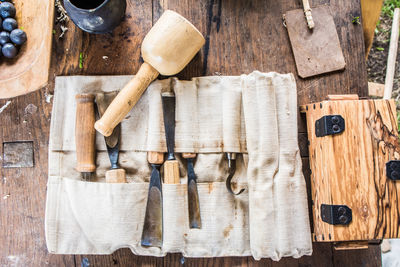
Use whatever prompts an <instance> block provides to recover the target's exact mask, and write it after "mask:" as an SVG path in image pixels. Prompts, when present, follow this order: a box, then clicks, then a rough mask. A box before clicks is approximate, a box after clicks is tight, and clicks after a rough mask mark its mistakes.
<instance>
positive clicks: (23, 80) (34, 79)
mask: <svg viewBox="0 0 400 267" xmlns="http://www.w3.org/2000/svg"><path fill="white" fill-rule="evenodd" d="M14 4H15V7H16V9H17V15H16V19H17V22H18V27H19V28H22V29H23V30H24V31H25V32H26V35H27V36H28V41H27V42H26V43H25V44H23V45H22V46H21V49H20V51H19V53H18V56H17V57H16V58H15V59H6V58H4V57H1V58H0V98H10V97H15V96H18V95H23V94H27V93H29V92H32V91H35V90H37V89H40V88H41V87H43V86H44V85H45V84H46V83H47V81H48V76H49V66H50V54H51V41H52V31H53V17H54V1H49V0H14Z"/></svg>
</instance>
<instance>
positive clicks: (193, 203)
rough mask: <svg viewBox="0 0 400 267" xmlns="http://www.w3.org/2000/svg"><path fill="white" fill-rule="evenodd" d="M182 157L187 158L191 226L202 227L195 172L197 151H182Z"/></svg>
mask: <svg viewBox="0 0 400 267" xmlns="http://www.w3.org/2000/svg"><path fill="white" fill-rule="evenodd" d="M182 157H183V158H185V159H186V160H187V176H188V181H187V193H188V213H189V227H190V228H198V229H200V228H201V217H200V202H199V193H198V191H197V178H196V174H195V173H194V165H193V164H194V159H195V158H196V154H195V153H182Z"/></svg>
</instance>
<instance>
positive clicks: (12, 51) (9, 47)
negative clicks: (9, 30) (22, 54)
mask: <svg viewBox="0 0 400 267" xmlns="http://www.w3.org/2000/svg"><path fill="white" fill-rule="evenodd" d="M1 52H3V55H4V56H5V57H7V58H14V57H15V56H16V55H17V54H18V49H17V48H16V47H15V46H14V45H13V44H10V43H7V44H5V45H3V48H2V49H1Z"/></svg>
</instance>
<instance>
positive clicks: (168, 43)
mask: <svg viewBox="0 0 400 267" xmlns="http://www.w3.org/2000/svg"><path fill="white" fill-rule="evenodd" d="M204 43H205V40H204V37H203V35H202V34H201V33H200V32H199V31H198V30H197V29H196V28H195V27H194V26H193V25H192V24H191V23H190V22H189V21H188V20H186V19H185V18H184V17H182V16H181V15H179V14H177V13H175V12H173V11H171V10H167V11H165V12H164V14H163V15H162V16H161V17H160V19H159V20H158V21H157V23H156V24H154V26H153V28H151V30H150V31H149V33H148V34H147V35H146V37H145V38H144V40H143V43H142V57H143V60H144V61H145V62H144V63H143V65H142V66H141V67H140V69H139V71H138V73H137V75H136V76H135V77H134V78H133V79H132V80H131V81H130V82H129V83H128V84H127V85H126V86H125V87H124V88H123V89H122V90H121V92H120V93H119V94H118V95H117V97H116V98H115V99H114V101H113V102H112V103H111V105H110V106H109V107H108V108H107V110H106V112H105V113H104V115H103V117H102V118H101V119H100V120H98V121H97V122H96V124H95V128H96V130H97V131H99V132H100V133H101V134H103V135H105V136H109V135H110V134H111V133H112V131H113V129H114V127H115V126H116V125H117V124H118V123H120V122H121V121H122V120H123V118H124V117H125V116H126V115H127V114H128V112H129V111H130V110H131V109H132V108H133V106H134V105H135V104H136V103H137V102H138V101H139V98H140V96H141V95H142V94H143V92H144V91H145V90H146V88H147V87H148V86H149V84H150V83H151V82H152V81H153V80H154V79H156V78H157V76H158V74H159V73H161V74H162V75H174V74H176V73H178V72H180V71H181V70H182V69H183V68H184V67H185V66H186V65H187V64H188V63H189V62H190V60H192V58H193V57H194V56H195V55H196V53H197V52H198V51H199V50H200V48H201V47H202V46H203V45H204Z"/></svg>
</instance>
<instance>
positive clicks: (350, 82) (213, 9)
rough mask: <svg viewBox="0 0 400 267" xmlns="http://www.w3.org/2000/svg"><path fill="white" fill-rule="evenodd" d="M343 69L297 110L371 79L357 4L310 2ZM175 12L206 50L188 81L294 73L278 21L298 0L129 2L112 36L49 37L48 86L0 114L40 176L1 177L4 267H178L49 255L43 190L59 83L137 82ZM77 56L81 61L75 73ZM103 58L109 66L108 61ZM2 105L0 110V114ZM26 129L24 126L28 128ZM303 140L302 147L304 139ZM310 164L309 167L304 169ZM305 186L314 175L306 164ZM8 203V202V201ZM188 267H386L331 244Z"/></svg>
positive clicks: (27, 171) (307, 88)
mask: <svg viewBox="0 0 400 267" xmlns="http://www.w3.org/2000/svg"><path fill="white" fill-rule="evenodd" d="M329 3H330V5H331V7H332V10H334V12H333V14H334V20H335V23H336V24H337V31H338V34H339V39H340V40H341V45H342V49H343V54H344V57H345V60H346V63H347V65H346V70H345V71H344V72H338V73H333V74H331V75H329V76H318V77H315V78H311V79H307V80H300V79H298V99H299V101H298V102H299V104H306V103H310V102H317V101H320V100H323V99H325V97H326V96H327V95H328V94H335V93H341V94H348V93H353V94H358V95H360V96H366V95H367V76H366V75H367V74H366V68H365V65H364V61H363V59H364V46H363V38H362V27H361V25H354V24H352V23H351V16H350V15H354V16H359V15H360V4H359V2H358V1H340V0H331V1H328V0H318V1H317V0H314V1H313V5H317V4H329ZM167 8H170V9H172V10H174V11H177V12H179V13H180V14H182V15H183V16H185V17H187V18H188V19H189V20H190V21H192V22H193V24H194V25H196V27H198V28H199V30H200V31H201V32H202V33H203V34H204V36H205V37H206V45H205V47H204V48H203V49H202V50H201V51H200V53H199V54H198V55H197V56H196V57H195V59H194V60H193V61H192V62H191V63H189V65H188V66H187V67H186V68H185V69H184V70H183V71H182V72H181V73H180V74H179V75H178V77H179V78H180V79H190V78H191V77H194V76H201V75H215V74H219V73H221V74H223V75H238V74H241V73H249V72H251V71H253V70H255V69H258V70H261V71H277V72H282V73H287V72H293V73H296V67H295V64H294V59H293V55H292V52H291V48H290V44H289V42H288V36H287V30H286V29H285V28H284V26H283V24H282V17H281V15H282V14H283V13H285V12H286V11H287V10H290V9H295V8H301V3H300V1H292V0H281V1H275V0H267V1H265V0H254V1H237V0H224V1H222V0H218V1H217V0H201V1H194V0H188V1H178V0H170V1H158V0H153V1H146V0H138V1H133V0H128V6H127V16H126V19H125V21H124V22H123V24H122V25H121V26H119V27H118V28H117V29H116V30H115V31H114V32H113V33H112V34H106V35H89V34H87V33H84V32H82V31H80V30H78V29H77V28H76V27H74V26H73V24H72V23H68V24H67V27H68V28H69V30H68V32H67V33H66V35H65V37H64V38H63V39H60V40H59V39H58V35H59V33H60V30H59V27H58V26H57V25H56V26H55V29H56V34H54V35H53V51H52V63H51V75H50V78H51V81H50V83H49V85H48V86H47V87H46V88H43V89H42V90H40V91H37V92H34V93H31V94H29V95H26V96H21V97H18V98H15V99H11V100H10V101H12V102H11V104H10V105H9V106H8V107H7V108H6V109H5V110H4V111H3V112H2V113H0V124H1V125H2V126H3V127H1V135H0V140H1V142H5V141H18V140H32V141H34V142H33V143H34V157H35V159H34V160H35V167H34V168H20V169H1V170H0V172H1V180H0V184H1V186H0V196H1V198H0V210H1V212H0V225H1V226H2V227H0V265H1V266H3V265H5V266H8V265H11V266H12V264H13V263H17V264H16V265H17V266H45V265H46V264H48V265H49V266H81V262H82V260H83V259H85V258H87V259H88V260H89V262H90V264H91V266H179V265H181V260H182V256H181V255H179V254H171V255H168V256H166V257H165V258H154V257H139V256H135V255H133V254H132V253H131V251H130V250H129V249H120V250H117V251H116V252H115V253H113V254H112V255H108V256H80V255H76V256H74V255H50V254H48V253H47V249H46V243H45V237H44V212H45V197H46V182H47V167H48V165H47V156H48V152H47V150H48V135H49V126H50V115H51V114H50V113H51V103H47V102H46V95H47V93H48V91H51V90H52V89H53V88H54V76H55V75H82V74H97V75H101V74H134V73H135V72H136V71H137V70H138V68H139V66H140V63H141V59H140V45H141V40H142V38H143V37H144V36H145V34H146V33H147V31H148V30H149V29H150V28H151V25H152V24H153V23H154V22H155V21H156V20H157V18H158V17H159V16H160V15H161V14H162V12H163V10H164V9H167ZM79 53H82V54H83V55H84V62H83V68H82V69H80V68H79ZM103 57H104V58H103ZM5 103H6V100H1V101H0V107H1V106H3V105H4V104H5ZM28 104H34V105H35V106H37V107H38V109H37V111H36V112H34V113H33V114H31V113H29V112H25V108H26V107H27V106H28ZM24 121H26V122H24ZM299 132H300V140H302V141H301V142H300V143H299V144H300V147H301V148H302V149H301V153H302V155H303V156H304V155H307V153H308V152H307V142H306V141H307V136H306V126H305V120H304V117H299ZM301 136H303V137H304V136H305V138H301ZM307 161H308V158H304V159H303V162H304V163H307ZM303 169H304V170H305V176H306V178H307V183H309V182H310V181H309V168H308V165H307V164H304V168H303ZM7 194H9V195H10V196H9V197H8V198H6V199H3V196H5V195H7ZM185 265H187V266H274V267H275V266H380V249H379V247H374V248H369V249H368V250H358V251H340V252H337V251H334V250H333V249H332V245H331V244H330V243H319V244H317V243H314V253H313V256H312V257H303V258H301V259H282V260H281V261H280V262H278V263H277V262H272V261H271V260H267V259H264V260H261V261H259V262H257V261H255V260H254V259H253V258H251V257H239V258H212V259H185Z"/></svg>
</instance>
